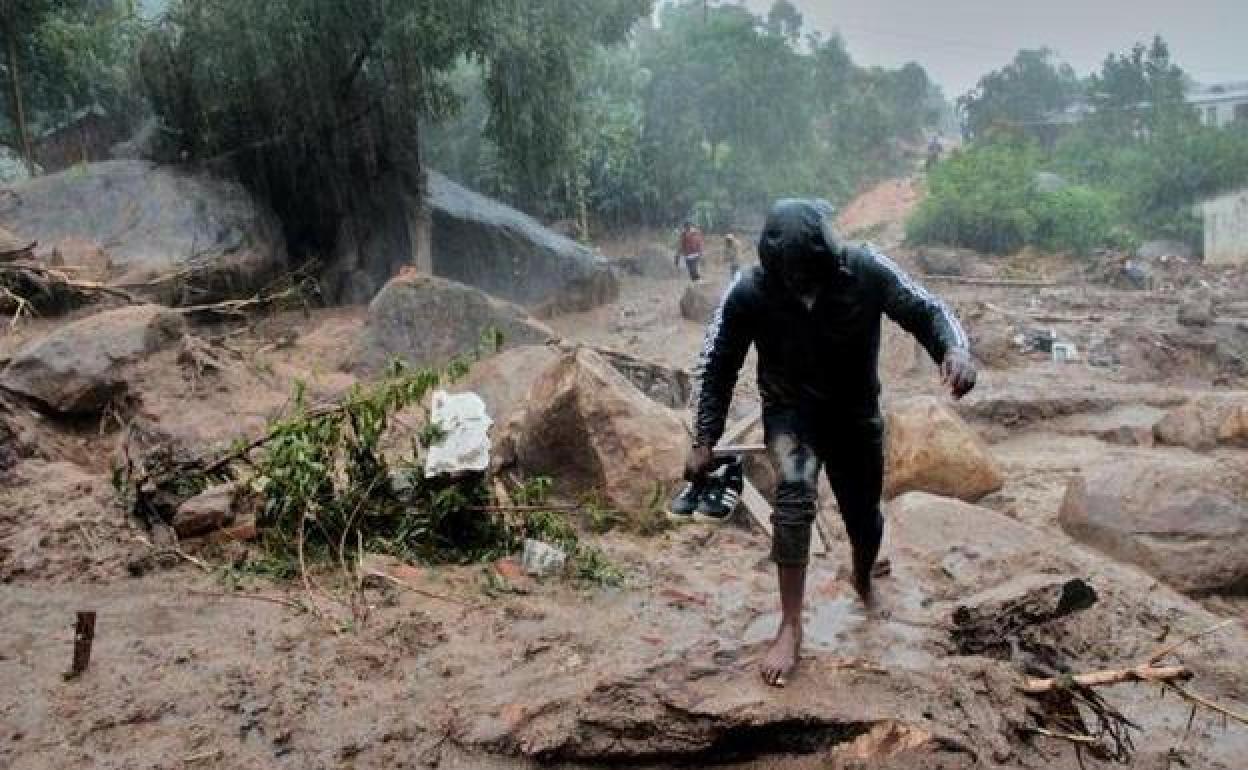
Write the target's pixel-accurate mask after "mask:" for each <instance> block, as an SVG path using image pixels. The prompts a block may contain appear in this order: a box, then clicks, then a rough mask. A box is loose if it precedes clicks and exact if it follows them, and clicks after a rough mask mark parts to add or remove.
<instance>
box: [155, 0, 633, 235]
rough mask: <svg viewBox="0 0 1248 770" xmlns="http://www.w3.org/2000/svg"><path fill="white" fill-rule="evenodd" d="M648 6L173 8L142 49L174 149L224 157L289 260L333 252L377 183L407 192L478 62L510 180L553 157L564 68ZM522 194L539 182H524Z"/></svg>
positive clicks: (483, 1) (563, 119)
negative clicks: (275, 217)
mask: <svg viewBox="0 0 1248 770" xmlns="http://www.w3.org/2000/svg"><path fill="white" fill-rule="evenodd" d="M649 5H650V4H649V2H648V1H647V0H605V1H604V2H599V3H594V4H593V5H592V8H591V7H590V4H588V3H583V2H576V0H553V1H552V2H546V3H529V2H523V1H522V0H269V2H263V3H260V2H254V0H176V1H175V2H174V3H173V4H172V5H171V6H170V9H169V12H168V14H167V17H166V19H165V21H164V22H163V23H162V24H161V26H160V28H159V29H158V30H157V32H156V33H155V34H154V35H153V36H152V37H151V39H150V40H149V41H148V43H147V45H146V46H145V48H144V52H143V65H144V66H143V71H144V75H145V79H146V83H147V90H148V93H149V94H150V96H151V99H152V102H153V104H154V106H155V108H156V110H157V112H158V114H160V115H161V116H162V118H163V119H164V121H165V122H166V124H167V126H168V128H170V129H171V130H172V131H173V133H174V135H175V136H176V137H177V138H178V141H179V144H180V150H181V151H182V152H183V153H184V154H185V155H187V156H189V157H190V158H193V159H198V160H202V161H209V162H230V163H231V165H233V167H234V168H235V169H236V170H237V171H238V172H240V173H241V174H242V175H243V177H244V179H245V180H246V181H247V182H249V183H250V184H251V185H252V186H253V187H254V188H255V189H258V190H259V191H260V192H261V193H262V194H264V195H266V196H267V197H268V198H269V200H270V201H272V203H273V204H274V206H275V208H276V209H277V211H278V214H279V216H281V217H282V219H283V221H284V223H285V224H286V226H287V233H288V237H289V238H290V240H291V242H292V245H293V246H294V248H295V249H296V250H297V251H321V252H322V253H323V252H324V250H326V249H328V248H332V246H333V243H334V242H335V239H336V238H337V237H338V227H339V223H340V222H341V220H342V219H343V217H344V216H345V215H347V214H348V213H349V212H350V211H351V210H352V207H353V206H354V205H356V204H357V203H358V201H359V199H360V198H361V196H362V195H365V194H367V193H368V192H369V190H370V188H371V186H372V184H373V180H376V179H378V178H380V177H382V176H387V177H391V178H393V177H396V176H397V177H398V178H400V179H403V178H406V180H407V183H408V185H409V186H414V187H415V188H416V189H419V187H418V185H419V177H418V175H417V174H415V172H417V171H418V170H419V169H420V165H421V164H420V160H419V134H420V130H419V127H420V124H421V122H422V121H425V120H429V119H437V118H440V117H443V116H445V115H447V114H448V113H450V112H452V111H453V110H454V108H455V107H456V102H457V98H456V94H455V92H454V91H453V90H452V89H451V88H449V87H448V82H447V77H448V73H450V72H452V71H453V70H454V69H455V68H456V67H457V66H458V65H460V64H461V63H462V62H463V61H464V60H465V59H472V60H475V61H477V62H478V63H479V64H480V71H482V72H484V73H485V78H486V84H487V85H486V93H487V94H488V96H489V105H490V116H489V119H488V131H489V134H490V136H491V137H492V138H493V139H494V141H495V142H497V143H498V145H499V146H500V147H501V148H503V150H504V154H505V155H506V157H507V159H508V162H509V163H514V164H516V165H517V167H518V168H519V169H520V170H521V176H522V177H523V178H524V179H526V180H527V179H529V178H530V177H532V178H538V177H542V176H544V175H546V174H548V173H549V171H550V169H552V168H558V167H559V166H560V164H561V163H562V162H563V157H562V152H563V150H562V148H563V147H564V146H565V144H566V139H567V136H568V132H569V131H571V130H573V129H574V127H575V126H576V125H578V118H577V114H576V112H577V104H576V103H575V100H574V99H573V98H572V94H570V93H569V90H570V88H571V86H572V85H573V82H574V81H573V77H572V73H573V72H574V70H575V68H576V66H577V63H578V62H579V61H581V60H582V58H583V57H584V56H586V53H585V52H586V51H587V50H589V49H592V47H593V46H594V45H595V44H597V43H607V42H613V41H617V40H620V39H622V38H623V37H624V36H625V35H626V34H627V33H628V31H629V30H630V29H631V27H632V25H633V24H634V22H635V21H636V19H638V18H640V17H641V16H643V15H645V13H647V12H648V11H649ZM532 184H533V189H538V188H540V185H539V184H538V183H537V182H533V183H532Z"/></svg>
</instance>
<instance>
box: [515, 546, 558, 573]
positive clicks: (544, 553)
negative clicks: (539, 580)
mask: <svg viewBox="0 0 1248 770" xmlns="http://www.w3.org/2000/svg"><path fill="white" fill-rule="evenodd" d="M567 562H568V553H567V551H564V550H563V549H562V548H556V547H554V546H553V545H550V544H548V543H543V542H542V541H541V540H534V539H533V538H527V539H526V540H525V541H524V554H523V555H522V556H521V557H520V564H521V565H522V566H523V567H524V571H525V572H526V573H527V574H529V575H533V576H534V577H542V576H544V575H550V574H552V573H555V572H558V571H559V570H561V569H563V565H564V564H567Z"/></svg>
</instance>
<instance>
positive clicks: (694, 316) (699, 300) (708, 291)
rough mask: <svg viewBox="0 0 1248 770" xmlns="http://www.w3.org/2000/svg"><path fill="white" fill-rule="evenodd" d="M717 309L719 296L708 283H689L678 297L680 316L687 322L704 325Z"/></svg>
mask: <svg viewBox="0 0 1248 770" xmlns="http://www.w3.org/2000/svg"><path fill="white" fill-rule="evenodd" d="M718 307H719V294H718V293H717V292H716V291H715V289H714V287H712V286H711V285H710V284H708V283H702V282H698V283H691V284H689V285H688V286H687V287H685V293H684V294H682V295H681V297H680V315H681V317H682V318H684V319H686V320H688V321H694V322H696V323H706V322H707V321H710V320H711V316H712V315H714V314H715V309H716V308H718Z"/></svg>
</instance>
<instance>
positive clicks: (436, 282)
mask: <svg viewBox="0 0 1248 770" xmlns="http://www.w3.org/2000/svg"><path fill="white" fill-rule="evenodd" d="M490 330H495V331H497V332H499V333H500V334H501V335H502V343H503V346H504V347H510V346H520V345H535V344H541V343H545V342H546V341H548V340H550V339H552V338H553V337H554V336H555V335H554V332H552V331H551V330H550V329H549V328H548V327H547V326H546V325H545V324H542V323H541V322H539V321H536V320H534V319H533V318H531V317H530V316H529V315H528V314H527V313H526V312H525V310H524V308H522V307H519V306H518V305H513V304H511V303H510V302H504V301H503V300H500V299H496V298H494V297H491V296H489V295H488V294H486V293H485V292H483V291H480V290H479V289H475V288H473V287H471V286H466V285H464V284H462V283H456V282H455V281H449V280H446V279H445V278H438V277H435V276H431V275H425V274H422V273H417V272H414V271H408V272H404V273H401V274H399V275H398V276H396V277H395V278H393V279H392V280H391V281H390V282H389V283H387V284H386V286H385V288H383V289H382V290H381V292H380V293H379V294H378V295H377V296H376V297H375V298H374V299H373V301H372V302H371V303H370V304H369V306H368V325H367V327H366V328H365V332H364V339H363V340H362V343H361V347H360V349H359V355H358V358H359V363H360V364H362V365H363V366H364V367H365V368H368V369H374V370H375V369H378V368H380V367H381V366H384V365H385V363H386V361H388V360H389V359H391V358H399V359H402V360H404V361H406V362H407V363H409V364H412V365H414V366H440V365H443V364H445V363H446V362H447V361H449V360H451V359H452V358H455V357H456V356H460V355H471V354H473V353H475V352H477V351H479V350H481V348H482V347H483V346H485V347H488V343H483V338H484V337H485V335H486V333H487V332H489V331H490Z"/></svg>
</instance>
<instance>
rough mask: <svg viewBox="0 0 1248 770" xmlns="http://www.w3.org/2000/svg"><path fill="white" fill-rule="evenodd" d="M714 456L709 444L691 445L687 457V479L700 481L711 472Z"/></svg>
mask: <svg viewBox="0 0 1248 770" xmlns="http://www.w3.org/2000/svg"><path fill="white" fill-rule="evenodd" d="M712 464H713V458H712V456H711V448H710V447H709V446H698V445H697V444H694V445H693V446H691V447H689V456H688V457H686V458H685V481H699V480H701V479H703V478H705V477H706V474H708V473H710V471H711V465H712Z"/></svg>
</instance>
